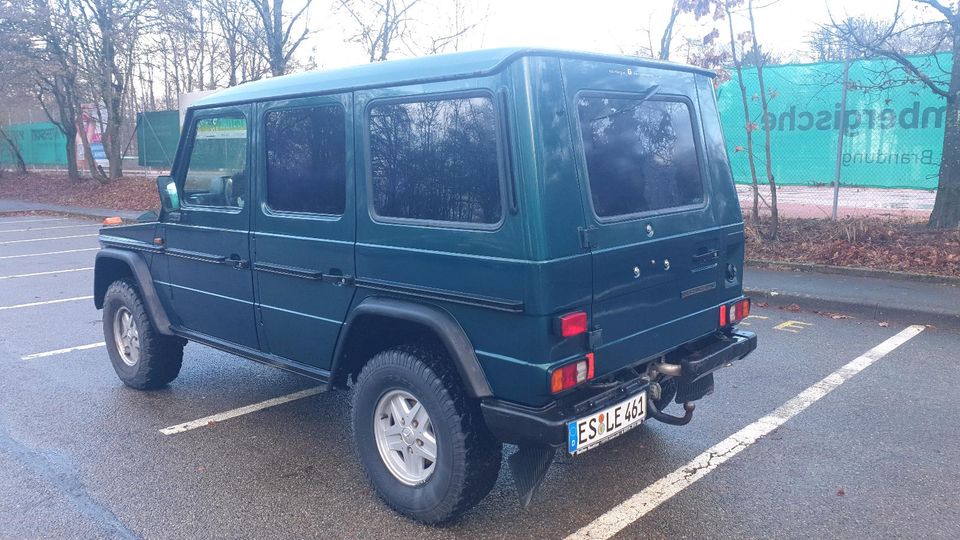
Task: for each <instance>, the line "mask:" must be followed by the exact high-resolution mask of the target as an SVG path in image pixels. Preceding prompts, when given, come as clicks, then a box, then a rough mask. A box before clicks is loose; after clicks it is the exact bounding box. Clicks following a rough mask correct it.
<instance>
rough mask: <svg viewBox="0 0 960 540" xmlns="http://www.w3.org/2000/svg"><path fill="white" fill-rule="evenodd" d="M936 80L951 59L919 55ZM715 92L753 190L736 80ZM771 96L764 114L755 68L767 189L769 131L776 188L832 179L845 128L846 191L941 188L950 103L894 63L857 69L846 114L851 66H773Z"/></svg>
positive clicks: (752, 98)
mask: <svg viewBox="0 0 960 540" xmlns="http://www.w3.org/2000/svg"><path fill="white" fill-rule="evenodd" d="M911 60H912V61H913V62H914V63H915V64H916V65H917V66H918V67H919V68H920V69H921V70H922V71H923V72H924V73H926V74H927V75H928V76H930V77H931V78H933V79H935V80H938V81H944V80H945V79H946V78H947V77H949V69H950V64H951V56H950V55H949V54H938V55H931V56H922V57H911ZM729 71H730V75H731V77H732V79H731V80H730V81H727V82H725V83H723V84H722V85H721V86H720V88H719V90H718V91H717V101H718V105H719V108H720V117H721V121H722V123H723V129H724V133H725V135H726V139H727V150H728V152H729V155H730V164H731V167H732V168H733V176H734V178H735V179H736V181H737V182H738V183H750V169H749V163H748V160H747V152H746V146H747V141H746V127H745V126H746V125H747V122H746V121H745V119H744V113H743V102H742V100H741V95H740V89H739V87H738V85H737V79H736V77H737V75H736V70H735V69H734V68H730V69H729ZM763 73H764V82H765V84H766V87H767V95H768V96H770V98H771V99H770V101H769V114H768V115H767V116H766V117H764V116H763V112H762V107H761V103H760V89H759V84H758V81H757V73H756V69H755V68H744V69H743V75H744V83H745V86H746V88H747V100H748V104H749V109H750V122H752V123H753V124H754V125H755V131H753V140H754V155H755V159H756V164H757V169H758V176H759V180H760V181H761V182H763V183H765V182H766V180H765V178H766V174H765V172H764V167H765V161H764V160H765V157H764V153H763V125H764V122H766V123H767V124H769V125H770V128H771V150H772V162H773V174H774V177H775V178H776V180H777V183H778V184H784V185H821V184H829V183H831V182H833V179H834V175H835V167H836V159H837V136H838V133H839V132H840V127H841V126H843V125H845V126H846V131H845V135H844V142H843V155H842V158H841V163H842V166H841V185H853V186H869V187H887V188H911V189H935V188H936V187H937V173H938V169H939V166H940V154H941V151H942V145H943V123H944V120H945V115H946V102H945V100H944V99H943V98H941V97H940V96H938V95H936V94H934V93H933V92H932V91H931V90H930V89H929V88H927V87H926V86H925V85H924V84H923V83H922V82H920V81H919V80H917V78H916V77H913V76H911V75H909V74H907V73H906V72H905V71H904V70H903V68H901V67H899V66H898V65H897V64H895V63H894V62H893V61H891V60H885V59H874V60H860V61H856V62H853V63H851V65H850V72H849V84H848V86H847V88H848V92H847V103H846V107H845V108H843V110H841V107H840V101H841V93H842V89H843V84H842V81H843V64H842V63H839V62H836V63H834V62H830V63H817V64H802V65H799V64H795V65H784V66H767V67H765V68H764V71H763Z"/></svg>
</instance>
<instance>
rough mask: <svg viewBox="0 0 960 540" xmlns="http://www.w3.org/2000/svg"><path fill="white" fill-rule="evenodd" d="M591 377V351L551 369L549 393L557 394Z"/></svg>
mask: <svg viewBox="0 0 960 540" xmlns="http://www.w3.org/2000/svg"><path fill="white" fill-rule="evenodd" d="M592 378H593V353H592V352H591V353H587V355H586V357H584V358H582V359H580V360H577V361H575V362H570V363H569V364H566V365H564V366H560V367H558V368H556V369H554V370H553V372H552V373H551V374H550V393H551V394H559V393H560V392H563V391H564V390H569V389H571V388H573V387H574V386H577V385H580V384H583V383H585V382H587V381H589V380H590V379H592Z"/></svg>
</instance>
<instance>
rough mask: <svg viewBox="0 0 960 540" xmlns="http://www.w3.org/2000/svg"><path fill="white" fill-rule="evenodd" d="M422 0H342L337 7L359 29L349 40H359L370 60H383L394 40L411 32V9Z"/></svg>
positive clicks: (386, 56)
mask: <svg viewBox="0 0 960 540" xmlns="http://www.w3.org/2000/svg"><path fill="white" fill-rule="evenodd" d="M419 3H420V0H339V3H338V4H337V8H338V9H339V10H341V11H344V12H346V13H347V14H348V15H349V16H350V18H351V19H352V20H353V23H354V26H355V27H356V30H357V33H356V34H354V35H353V36H352V37H350V41H352V42H354V43H358V44H360V45H361V46H362V47H363V49H364V51H365V52H366V53H367V56H368V57H369V59H370V61H371V62H383V61H384V60H386V59H387V58H388V57H389V55H390V53H391V52H392V51H393V44H394V41H396V40H399V39H402V38H404V37H406V36H407V35H408V30H409V23H410V21H411V17H410V15H411V10H412V9H413V8H414V7H415V6H416V5H417V4H419Z"/></svg>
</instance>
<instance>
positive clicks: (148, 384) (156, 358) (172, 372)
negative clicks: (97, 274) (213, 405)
mask: <svg viewBox="0 0 960 540" xmlns="http://www.w3.org/2000/svg"><path fill="white" fill-rule="evenodd" d="M103 337H104V341H105V342H106V344H107V352H108V354H109V355H110V363H112V364H113V369H114V371H116V372H117V376H118V377H120V380H121V381H123V382H124V384H126V385H127V386H130V387H133V388H136V389H138V390H153V389H156V388H161V387H163V386H165V385H167V384H168V383H169V382H170V381H172V380H174V379H176V378H177V375H178V374H179V373H180V366H181V364H182V362H183V346H184V345H185V344H186V342H185V341H184V340H183V339H181V338H178V337H174V336H165V335H163V334H160V333H159V332H157V329H156V328H154V326H153V323H152V322H150V317H149V315H147V310H146V308H144V306H143V300H142V299H141V298H140V293H139V291H138V289H137V286H136V285H135V284H134V283H133V282H132V281H129V280H125V279H124V280H118V281H114V282H113V283H111V284H110V286H109V287H108V288H107V294H106V296H105V297H104V299H103Z"/></svg>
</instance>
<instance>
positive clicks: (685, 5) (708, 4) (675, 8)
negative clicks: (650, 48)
mask: <svg viewBox="0 0 960 540" xmlns="http://www.w3.org/2000/svg"><path fill="white" fill-rule="evenodd" d="M722 3H723V2H722V0H673V3H672V4H671V5H670V17H669V18H668V19H667V24H666V26H664V28H663V34H662V35H661V36H660V54H659V58H660V60H669V59H670V46H671V44H672V42H673V30H674V27H675V26H676V23H677V18H679V16H680V15H681V14H683V13H692V14H693V16H694V18H695V19H696V20H698V21H699V20H700V19H701V18H702V17H705V16H707V15H710V14H711V13H712V14H713V19H714V20H715V21H716V20H719V19H721V18H723V15H724V10H723V9H722ZM714 32H715V30H711V32H710V33H708V34H707V36H704V41H709V40H710V39H711V38H710V36H711V35H712V34H713V33H714Z"/></svg>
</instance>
